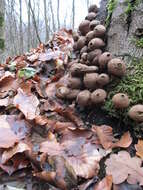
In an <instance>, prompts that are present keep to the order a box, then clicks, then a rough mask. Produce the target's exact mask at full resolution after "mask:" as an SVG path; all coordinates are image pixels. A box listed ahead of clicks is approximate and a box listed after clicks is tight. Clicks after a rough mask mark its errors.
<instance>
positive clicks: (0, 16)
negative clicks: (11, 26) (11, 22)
mask: <svg viewBox="0 0 143 190" xmlns="http://www.w3.org/2000/svg"><path fill="white" fill-rule="evenodd" d="M3 25H4V16H3V15H2V14H1V13H0V27H3Z"/></svg>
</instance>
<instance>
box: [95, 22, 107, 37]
mask: <svg viewBox="0 0 143 190" xmlns="http://www.w3.org/2000/svg"><path fill="white" fill-rule="evenodd" d="M105 33H106V28H105V26H103V25H101V24H99V25H97V26H96V27H95V28H94V35H95V36H96V37H103V36H104V35H105Z"/></svg>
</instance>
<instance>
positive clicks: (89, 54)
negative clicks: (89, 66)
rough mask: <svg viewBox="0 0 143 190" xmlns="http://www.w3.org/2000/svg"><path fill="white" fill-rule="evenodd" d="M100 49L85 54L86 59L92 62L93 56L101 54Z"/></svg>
mask: <svg viewBox="0 0 143 190" xmlns="http://www.w3.org/2000/svg"><path fill="white" fill-rule="evenodd" d="M101 53H102V50H101V49H95V50H93V51H91V52H89V53H88V54H87V59H88V61H90V62H92V61H93V59H94V58H95V57H98V56H99V55H101Z"/></svg>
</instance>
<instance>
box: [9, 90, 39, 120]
mask: <svg viewBox="0 0 143 190" xmlns="http://www.w3.org/2000/svg"><path fill="white" fill-rule="evenodd" d="M13 103H14V105H15V106H16V107H17V108H18V109H19V110H20V111H21V112H22V113H23V114H24V115H25V117H26V118H27V119H29V120H33V119H34V118H35V117H36V116H37V115H39V111H38V105H39V100H38V99H37V97H36V96H34V95H33V94H27V93H25V92H24V91H23V90H22V89H21V88H19V89H18V93H17V95H16V96H15V97H14V100H13Z"/></svg>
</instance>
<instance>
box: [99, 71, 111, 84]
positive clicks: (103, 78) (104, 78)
mask: <svg viewBox="0 0 143 190" xmlns="http://www.w3.org/2000/svg"><path fill="white" fill-rule="evenodd" d="M109 82H110V78H109V75H107V74H106V73H101V74H100V75H99V76H98V79H97V83H98V85H99V86H101V87H103V86H105V85H107V84H108V83H109Z"/></svg>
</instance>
